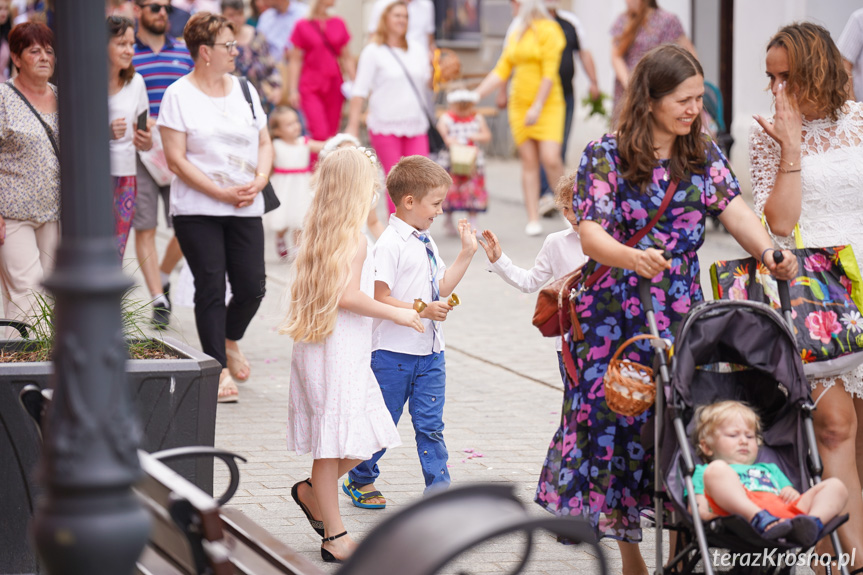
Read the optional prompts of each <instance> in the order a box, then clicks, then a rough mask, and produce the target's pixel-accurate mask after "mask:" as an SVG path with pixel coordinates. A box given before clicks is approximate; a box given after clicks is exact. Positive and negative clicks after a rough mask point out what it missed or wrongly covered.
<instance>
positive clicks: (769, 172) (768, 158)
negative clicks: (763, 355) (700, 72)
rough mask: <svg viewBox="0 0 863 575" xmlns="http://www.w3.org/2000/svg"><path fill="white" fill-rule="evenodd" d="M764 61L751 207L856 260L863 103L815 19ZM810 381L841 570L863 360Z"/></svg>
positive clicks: (854, 519) (862, 230)
mask: <svg viewBox="0 0 863 575" xmlns="http://www.w3.org/2000/svg"><path fill="white" fill-rule="evenodd" d="M766 69H767V70H766V71H767V77H768V79H769V82H770V89H771V91H772V92H773V96H774V98H775V104H776V113H775V115H774V116H773V118H772V120H771V119H767V118H764V117H762V116H756V117H755V119H756V123H755V124H753V126H752V131H751V133H750V137H749V159H750V165H751V171H752V186H753V194H754V196H755V208H756V211H757V212H758V213H759V214H763V215H764V216H765V218H766V220H767V223H768V225H769V226H770V229H771V232H772V233H773V235H774V237H775V239H776V241H777V243H778V244H779V245H780V246H782V247H784V248H793V247H794V241H793V239H792V238H791V237H790V236H791V235H792V231H793V230H794V225H795V224H799V225H800V235H801V236H802V238H803V241H804V243H805V244H806V245H807V246H812V247H827V246H836V245H848V244H850V245H851V246H852V247H853V248H854V253H855V254H856V255H857V261H858V262H860V261H863V259H861V258H863V193H861V188H862V187H863V104H861V103H859V102H854V101H852V100H846V96H847V93H846V85H847V82H848V75H847V74H846V73H845V70H844V68H843V65H842V57H841V55H840V54H839V50H838V49H837V48H836V45H835V44H834V43H833V40H832V39H831V38H830V33H829V32H828V31H827V30H825V29H824V28H822V27H821V26H818V25H816V24H812V23H808V22H803V23H798V24H792V25H790V26H785V27H784V28H782V29H780V30H779V32H778V33H777V34H776V35H775V36H773V38H772V39H771V40H770V42H769V43H768V45H767V62H766ZM810 383H811V384H812V397H813V398H814V399H815V401H816V403H817V405H818V409H816V410H815V411H814V413H813V419H814V423H815V436H816V440H817V442H818V450H819V451H820V452H821V458H822V460H823V463H824V477H825V478H826V477H837V478H839V479H840V480H842V482H843V483H844V484H845V486H846V487H847V488H848V493H849V498H848V504H847V506H846V507H845V510H844V513H849V514H850V516H851V517H850V519H849V520H848V522H847V523H845V525H843V526H842V527H840V528H839V539H840V541H841V543H842V548H843V550H844V551H845V552H847V553H850V552H851V550H853V549H857V550H858V553H857V555H856V557H855V563H854V565H849V569H851V570H854V569H859V568H861V567H863V553H860V552H859V551H860V550H861V549H863V496H861V487H860V486H861V476H863V366H861V367H858V368H856V369H855V370H853V371H851V372H849V373H845V374H842V375H840V376H838V377H831V378H822V379H812V380H811V381H810ZM825 541H826V540H825ZM830 550H832V548H830ZM825 551H826V549H825V550H823V551H820V552H825Z"/></svg>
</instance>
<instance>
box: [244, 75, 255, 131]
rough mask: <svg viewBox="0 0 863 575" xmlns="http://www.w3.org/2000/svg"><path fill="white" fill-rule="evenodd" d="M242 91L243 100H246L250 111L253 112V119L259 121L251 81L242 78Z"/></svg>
mask: <svg viewBox="0 0 863 575" xmlns="http://www.w3.org/2000/svg"><path fill="white" fill-rule="evenodd" d="M239 80H240V89H241V90H242V91H243V98H245V99H246V103H247V104H249V109H250V110H251V111H252V119H253V120H255V121H257V119H258V115H257V114H255V105H254V104H252V92H250V91H249V81H248V80H247V79H246V78H245V77H243V76H240V78H239Z"/></svg>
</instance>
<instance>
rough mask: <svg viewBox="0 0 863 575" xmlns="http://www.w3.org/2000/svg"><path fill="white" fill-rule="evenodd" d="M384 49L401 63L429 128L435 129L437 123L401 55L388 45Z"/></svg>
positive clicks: (400, 66)
mask: <svg viewBox="0 0 863 575" xmlns="http://www.w3.org/2000/svg"><path fill="white" fill-rule="evenodd" d="M384 47H386V49H387V50H389V51H390V54H392V55H393V58H395V59H396V62H398V63H399V68H401V69H402V72H404V73H405V77H406V78H407V79H408V84H410V85H411V89H412V90H413V91H414V96H416V98H417V102H419V105H420V108H421V109H422V111H423V112H424V113H425V115H426V119H427V120H428V121H429V127H434V125H435V121H434V120H432V117H431V115H430V114H429V111H428V110H427V109H426V105H425V101H424V100H423V97H422V96H421V95H420V91H419V90H418V89H417V87H416V84H414V80H413V78H411V75H410V72H408V69H407V68H405V64H404V62H402V59H401V58H399V55H398V54H396V53H395V51H394V50H393V49H392V48H390V47H389V46H388V45H387V44H384Z"/></svg>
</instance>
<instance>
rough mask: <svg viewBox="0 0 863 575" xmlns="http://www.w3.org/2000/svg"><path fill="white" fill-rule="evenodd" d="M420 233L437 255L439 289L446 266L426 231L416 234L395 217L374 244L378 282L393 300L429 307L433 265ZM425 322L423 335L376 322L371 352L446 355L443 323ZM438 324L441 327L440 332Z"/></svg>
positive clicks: (383, 322) (393, 216) (387, 322)
mask: <svg viewBox="0 0 863 575" xmlns="http://www.w3.org/2000/svg"><path fill="white" fill-rule="evenodd" d="M417 233H425V234H427V235H428V237H429V239H430V240H431V241H430V242H429V244H428V245H429V247H431V249H432V251H433V252H434V254H435V259H436V261H437V267H438V269H437V281H438V285H440V282H441V280H442V279H443V276H444V272H445V271H446V265H445V264H444V262H443V260H442V259H441V257H440V252H438V249H437V245H436V244H435V242H434V240H433V239H432V238H431V235H429V234H428V231H427V230H426V231H422V230H417V229H416V228H414V227H413V226H412V225H410V224H408V223H407V222H405V221H404V220H401V219H399V218H398V217H396V215H395V214H393V215H391V216H390V221H389V225H388V226H387V228H386V229H385V230H384V233H382V234H381V237H380V238H378V241H377V243H376V244H375V281H376V282H383V283H385V284H387V286H389V288H390V295H391V296H392V297H394V298H395V299H397V300H400V301H403V302H407V303H410V304H412V303H413V301H414V300H415V299H417V298H419V299H421V300H423V301H424V302H426V303H430V302H431V298H432V277H431V265H430V263H429V258H428V254H427V252H426V244H424V243H423V242H422V240H420V239H419V238H418V237H417V235H416V234H417ZM422 322H423V325H424V326H425V332H424V333H419V332H418V331H416V330H414V329H413V328H411V327H404V326H401V325H398V324H395V323H393V322H391V321H384V320H375V324H374V325H375V327H374V334H373V335H372V351H374V350H377V349H385V350H387V351H394V352H396V353H407V354H410V355H429V354H431V353H437V352H439V351H443V349H444V338H443V327H442V326H443V322H433V321H431V320H429V319H423V320H422ZM435 323H437V324H438V326H437V329H435V325H434V324H435Z"/></svg>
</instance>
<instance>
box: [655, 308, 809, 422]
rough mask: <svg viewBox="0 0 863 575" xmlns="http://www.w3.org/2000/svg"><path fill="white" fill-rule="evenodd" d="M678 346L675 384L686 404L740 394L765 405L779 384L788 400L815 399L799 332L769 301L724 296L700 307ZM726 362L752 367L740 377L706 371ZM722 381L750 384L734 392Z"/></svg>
mask: <svg viewBox="0 0 863 575" xmlns="http://www.w3.org/2000/svg"><path fill="white" fill-rule="evenodd" d="M674 350H675V351H674V359H673V361H672V375H671V383H672V388H673V392H674V394H676V395H677V398H678V399H679V400H680V401H681V402H682V403H683V406H684V407H693V406H697V405H702V404H705V403H712V402H713V401H715V400H719V399H740V400H742V401H746V402H748V403H750V404H752V405H753V406H754V407H756V408H762V409H763V408H764V407H766V406H765V405H764V400H765V397H764V395H765V394H767V395H774V393H775V391H773V389H777V388H778V390H779V391H780V392H781V393H782V396H783V397H782V399H783V402H786V403H791V404H793V405H795V406H797V407H799V406H801V405H802V404H803V403H804V402H805V401H808V399H809V382H808V381H807V380H806V376H805V374H804V373H803V364H802V363H801V361H800V356H799V354H798V352H797V347H796V343H795V340H794V336H793V334H792V333H791V331H790V329H789V328H788V325H787V324H786V323H785V321H784V320H783V319H782V317H781V316H779V314H778V313H776V312H775V311H773V309H772V308H770V307H769V306H767V305H765V304H761V303H757V302H750V301H725V300H723V301H711V302H705V303H702V304H700V305H698V306H696V307H695V308H693V310H692V311H691V312H690V313H689V315H687V317H686V319H685V320H684V321H683V324H682V325H681V326H680V331H679V332H678V334H677V339H676V340H675V342H674ZM720 363H727V364H733V365H734V366H747V367H749V368H751V370H749V371H739V372H735V373H734V377H714V375H713V374H715V373H716V371H715V370H714V371H710V370H708V371H705V370H704V366H713V365H716V364H720ZM729 369H731V370H733V369H735V368H734V367H729ZM718 375H722V374H718ZM721 380H728V381H731V382H734V383H736V384H737V385H740V384H741V383H743V384H744V385H743V387H745V388H746V389H742V390H738V391H736V392H732V391H731V390H728V389H724V388H725V387H726V386H724V385H723V384H722V383H721ZM712 387H717V388H716V389H711V388H712ZM741 394H742V395H741ZM713 395H715V398H714V397H711V396H713Z"/></svg>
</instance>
